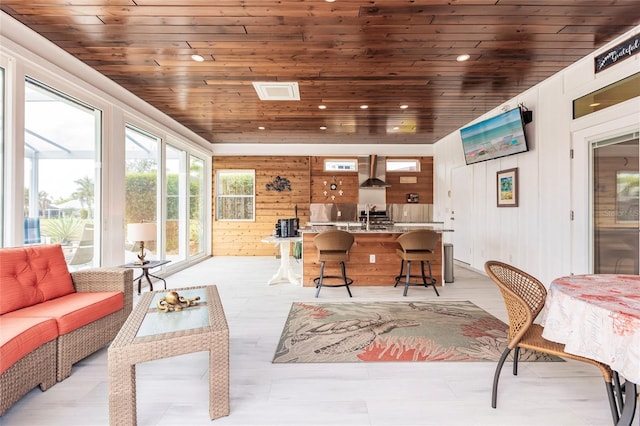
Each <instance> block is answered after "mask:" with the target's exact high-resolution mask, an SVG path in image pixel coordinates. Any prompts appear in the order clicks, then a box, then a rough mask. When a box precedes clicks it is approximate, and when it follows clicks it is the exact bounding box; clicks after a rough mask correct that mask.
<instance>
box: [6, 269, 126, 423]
mask: <svg viewBox="0 0 640 426" xmlns="http://www.w3.org/2000/svg"><path fill="white" fill-rule="evenodd" d="M71 278H72V281H73V284H74V287H75V289H76V292H102V291H122V292H123V294H124V307H123V308H122V309H120V310H118V311H117V312H114V313H112V314H110V315H108V316H106V317H103V318H101V319H99V320H97V321H94V322H92V323H89V324H87V325H85V326H83V327H80V328H78V329H77V330H74V331H72V332H70V333H67V334H64V335H61V336H58V337H57V338H56V339H55V340H52V341H49V342H47V343H45V344H43V345H41V346H40V347H38V348H37V349H36V350H34V351H32V352H30V353H29V354H27V355H26V356H24V357H23V358H21V359H20V360H18V361H17V362H16V363H15V364H14V365H12V366H11V367H10V368H9V369H7V371H5V372H4V373H3V374H2V375H0V416H1V415H3V414H4V413H5V412H6V411H7V410H8V409H9V408H10V407H11V406H12V405H13V404H15V403H16V402H17V401H18V400H19V399H20V398H22V397H23V396H24V395H25V394H27V393H28V392H30V391H31V389H33V388H35V387H37V386H39V387H40V389H41V390H43V391H45V390H47V389H49V388H50V387H52V386H53V385H54V384H55V383H56V382H60V381H62V380H64V379H65V378H67V377H69V376H70V375H71V367H72V366H73V364H74V363H76V362H78V361H80V360H81V359H83V358H86V357H87V356H89V355H91V354H92V353H94V352H96V351H97V350H99V349H101V348H102V347H104V346H106V345H108V344H109V343H110V342H111V341H112V340H113V339H114V338H115V336H116V335H117V334H118V331H120V328H121V327H122V325H123V324H124V322H125V320H126V319H127V317H128V316H129V314H130V313H131V309H132V306H133V270H131V269H123V268H94V269H87V270H81V271H75V272H71Z"/></svg>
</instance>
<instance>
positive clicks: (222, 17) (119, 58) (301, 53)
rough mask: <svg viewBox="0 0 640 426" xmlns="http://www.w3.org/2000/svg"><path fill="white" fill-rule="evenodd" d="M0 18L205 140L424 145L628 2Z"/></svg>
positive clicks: (632, 4) (98, 6) (70, 4)
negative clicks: (258, 85) (278, 97)
mask: <svg viewBox="0 0 640 426" xmlns="http://www.w3.org/2000/svg"><path fill="white" fill-rule="evenodd" d="M0 8H1V9H2V10H3V11H4V12H6V13H7V14H9V15H11V16H13V17H14V18H16V19H17V20H19V21H21V22H22V23H24V24H25V25H27V26H28V27H30V28H32V29H33V30H35V31H36V32H38V33H40V34H41V35H42V36H44V37H46V38H47V39H49V40H51V41H52V42H53V43H55V44H57V45H58V46H60V47H61V48H63V49H64V50H66V51H67V52H69V53H70V54H72V55H74V56H75V57H77V58H78V59H80V60H81V61H83V62H85V63H86V64H88V65H90V66H91V67H93V68H95V69H96V70H98V71H100V72H101V73H103V74H104V75H106V76H108V77H109V78H111V79H112V80H114V81H115V82H117V83H119V84H121V85H122V86H124V87H125V88H127V89H128V90H130V91H131V92H133V93H135V94H136V95H138V96H139V97H140V98H142V99H144V100H145V101H147V102H149V103H150V104H152V105H154V106H155V107H157V108H158V109H159V110H161V111H163V112H165V113H166V114H168V115H169V116H171V117H173V118H174V119H176V120H177V121H179V122H181V123H182V124H184V125H185V126H186V127H188V128H190V129H191V130H193V131H194V132H196V133H198V134H199V135H201V136H202V137H203V138H205V139H207V140H209V141H210V142H212V143H314V144H318V143H319V144H322V143H372V144H376V143H409V144H424V143H433V142H434V141H436V140H438V139H439V138H441V137H443V136H445V135H447V134H448V133H450V132H452V131H454V130H456V129H457V128H459V127H461V126H463V125H464V124H466V123H467V122H469V121H470V120H472V119H474V118H476V117H477V116H479V115H481V114H483V113H484V112H486V111H488V110H490V109H492V108H494V107H496V106H498V105H500V104H502V103H503V102H505V101H506V100H507V99H509V98H511V97H513V96H515V95H517V94H518V93H520V92H523V91H524V90H526V89H528V88H530V87H532V86H533V85H535V84H536V83H538V82H540V81H542V80H544V79H545V78H547V77H549V76H551V75H552V74H554V73H556V72H558V71H559V70H561V69H562V68H564V67H566V66H568V65H570V64H571V63H573V62H575V61H577V60H579V59H580V58H582V57H584V56H585V55H587V54H589V53H591V52H592V51H593V50H595V49H596V48H598V47H600V46H602V45H603V44H604V43H606V42H608V41H610V40H612V39H614V38H615V37H616V36H618V35H620V34H622V33H623V32H625V31H627V30H629V29H630V28H632V27H633V26H635V25H637V24H639V23H640V7H638V0H559V1H552V0H524V1H522V0H379V1H373V0H369V1H365V0H335V1H334V2H328V1H325V0H2V1H1V2H0ZM192 54H199V55H201V56H203V57H204V59H205V60H204V62H195V61H193V60H192V59H191V55H192ZM460 54H468V55H470V59H469V60H468V61H466V62H457V61H456V57H457V56H458V55H460ZM254 81H266V82H292V81H295V82H298V84H299V89H300V96H301V100H300V101H261V100H259V98H258V96H257V94H256V91H255V90H254V88H253V86H252V82H254ZM319 105H325V106H326V109H324V110H321V109H319V108H318V106H319ZM361 105H368V106H369V108H368V109H361V108H360V106H361ZM400 105H408V107H407V108H406V109H400ZM514 106H515V105H514ZM260 126H262V127H264V130H260V129H259V127H260ZM321 126H326V129H325V130H322V129H321Z"/></svg>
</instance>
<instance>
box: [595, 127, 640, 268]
mask: <svg viewBox="0 0 640 426" xmlns="http://www.w3.org/2000/svg"><path fill="white" fill-rule="evenodd" d="M639 152H640V146H639V143H638V133H637V132H635V133H630V134H626V135H623V136H619V137H616V138H612V139H606V140H602V141H598V142H595V143H593V154H592V156H593V194H592V199H593V218H594V219H593V241H594V247H593V272H594V273H596V274H613V273H615V274H638V263H639V257H640V255H639V250H638V246H639V245H638V241H639V237H640V235H639V233H638V232H639V226H638V225H639V211H640V208H639V207H640V161H639V158H640V157H639V155H638V153H639Z"/></svg>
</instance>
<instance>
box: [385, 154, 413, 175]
mask: <svg viewBox="0 0 640 426" xmlns="http://www.w3.org/2000/svg"><path fill="white" fill-rule="evenodd" d="M404 163H412V164H414V165H415V170H407V169H405V168H403V169H398V168H395V169H394V168H393V167H391V168H390V167H389V166H390V165H392V164H404ZM384 168H385V171H386V172H387V173H407V172H410V173H417V172H419V171H420V160H419V159H417V158H387V161H386V162H385V166H384Z"/></svg>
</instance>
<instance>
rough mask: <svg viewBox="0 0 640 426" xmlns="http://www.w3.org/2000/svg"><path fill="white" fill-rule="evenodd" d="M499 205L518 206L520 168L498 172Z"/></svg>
mask: <svg viewBox="0 0 640 426" xmlns="http://www.w3.org/2000/svg"><path fill="white" fill-rule="evenodd" d="M496 183H497V190H498V207H518V168H517V167H516V168H514V169H507V170H501V171H499V172H497V173H496Z"/></svg>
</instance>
